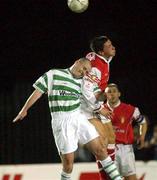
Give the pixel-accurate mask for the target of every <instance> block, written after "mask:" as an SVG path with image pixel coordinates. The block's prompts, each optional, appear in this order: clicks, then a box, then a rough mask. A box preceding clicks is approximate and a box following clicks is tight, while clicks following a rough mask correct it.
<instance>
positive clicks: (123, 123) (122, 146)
mask: <svg viewBox="0 0 157 180" xmlns="http://www.w3.org/2000/svg"><path fill="white" fill-rule="evenodd" d="M105 95H106V97H107V102H106V103H105V104H104V106H105V107H106V108H108V109H110V110H111V111H112V112H113V115H112V119H111V121H112V125H113V127H114V130H115V135H116V146H117V148H116V154H115V162H116V164H117V167H118V169H119V172H120V174H121V175H122V176H123V177H125V180H136V169H135V157H134V151H133V146H132V145H133V143H134V134H133V126H132V123H133V122H135V123H137V124H138V125H139V127H140V128H139V138H138V141H139V142H138V143H139V147H138V148H143V147H144V140H145V135H146V131H147V122H146V119H145V117H144V116H143V115H142V114H141V113H140V111H139V109H138V108H137V107H135V106H132V105H130V104H126V103H123V102H121V101H120V91H119V89H118V86H117V85H116V84H108V86H107V87H106V89H105ZM102 118H103V117H102Z"/></svg>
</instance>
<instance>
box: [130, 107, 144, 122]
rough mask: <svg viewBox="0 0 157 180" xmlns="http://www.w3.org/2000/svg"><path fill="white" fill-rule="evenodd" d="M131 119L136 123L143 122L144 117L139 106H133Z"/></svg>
mask: <svg viewBox="0 0 157 180" xmlns="http://www.w3.org/2000/svg"><path fill="white" fill-rule="evenodd" d="M133 120H134V121H135V122H137V123H138V124H143V123H145V117H144V116H143V115H142V114H141V113H140V110H139V108H137V107H135V110H134V113H133Z"/></svg>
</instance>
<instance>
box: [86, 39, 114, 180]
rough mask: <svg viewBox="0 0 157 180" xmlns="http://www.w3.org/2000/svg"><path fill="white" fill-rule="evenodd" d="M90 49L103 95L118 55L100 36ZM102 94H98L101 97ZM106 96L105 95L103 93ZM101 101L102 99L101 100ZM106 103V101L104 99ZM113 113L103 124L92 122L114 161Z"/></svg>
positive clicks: (102, 172) (109, 43)
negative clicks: (111, 117)
mask: <svg viewBox="0 0 157 180" xmlns="http://www.w3.org/2000/svg"><path fill="white" fill-rule="evenodd" d="M90 48H91V50H92V52H90V53H88V54H87V56H86V57H87V58H88V59H89V60H90V61H91V64H92V73H93V74H94V75H96V76H97V78H98V79H99V88H100V89H101V91H102V93H103V92H104V90H105V88H106V86H107V83H108V80H109V76H110V62H111V60H112V58H113V57H114V56H115V54H116V50H115V47H114V46H113V45H112V42H111V40H110V39H109V38H108V37H107V36H98V37H95V38H94V39H93V40H92V41H91V43H90ZM100 94H101V93H98V95H99V97H100ZM103 94H104V93H103ZM99 99H101V98H99ZM103 101H104V99H103ZM110 114H111V112H110V111H108V115H109V118H108V119H107V118H106V120H105V121H103V124H102V123H101V122H100V121H99V120H98V119H96V118H92V119H90V122H91V123H92V124H93V125H94V126H95V127H96V129H97V131H98V132H99V134H100V136H101V137H102V141H103V142H105V141H106V144H108V145H107V149H108V154H109V155H110V156H111V158H112V159H114V151H115V135H114V131H113V127H112V123H111V121H110ZM98 167H99V171H100V175H101V179H103V180H105V179H107V177H106V175H105V173H104V171H102V170H101V169H102V167H101V164H100V163H99V162H98Z"/></svg>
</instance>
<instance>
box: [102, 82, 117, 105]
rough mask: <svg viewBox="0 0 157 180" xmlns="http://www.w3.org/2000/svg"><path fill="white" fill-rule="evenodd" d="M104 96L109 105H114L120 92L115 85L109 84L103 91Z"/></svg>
mask: <svg viewBox="0 0 157 180" xmlns="http://www.w3.org/2000/svg"><path fill="white" fill-rule="evenodd" d="M105 94H106V98H107V101H108V102H109V104H116V103H117V102H118V101H119V98H120V91H119V88H118V86H117V84H114V83H110V84H108V85H107V87H106V89H105Z"/></svg>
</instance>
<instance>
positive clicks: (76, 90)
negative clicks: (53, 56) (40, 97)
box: [33, 69, 82, 113]
mask: <svg viewBox="0 0 157 180" xmlns="http://www.w3.org/2000/svg"><path fill="white" fill-rule="evenodd" d="M81 83H82V79H76V78H74V77H73V76H72V74H71V73H70V71H69V70H68V69H52V70H49V71H48V72H47V73H45V74H44V75H43V76H41V77H40V78H39V79H38V80H37V81H36V82H35V83H34V84H33V87H34V88H35V89H38V90H39V91H40V92H42V93H47V94H48V101H49V108H50V112H51V113H54V112H70V111H74V110H76V109H78V108H79V107H80V95H81Z"/></svg>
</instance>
